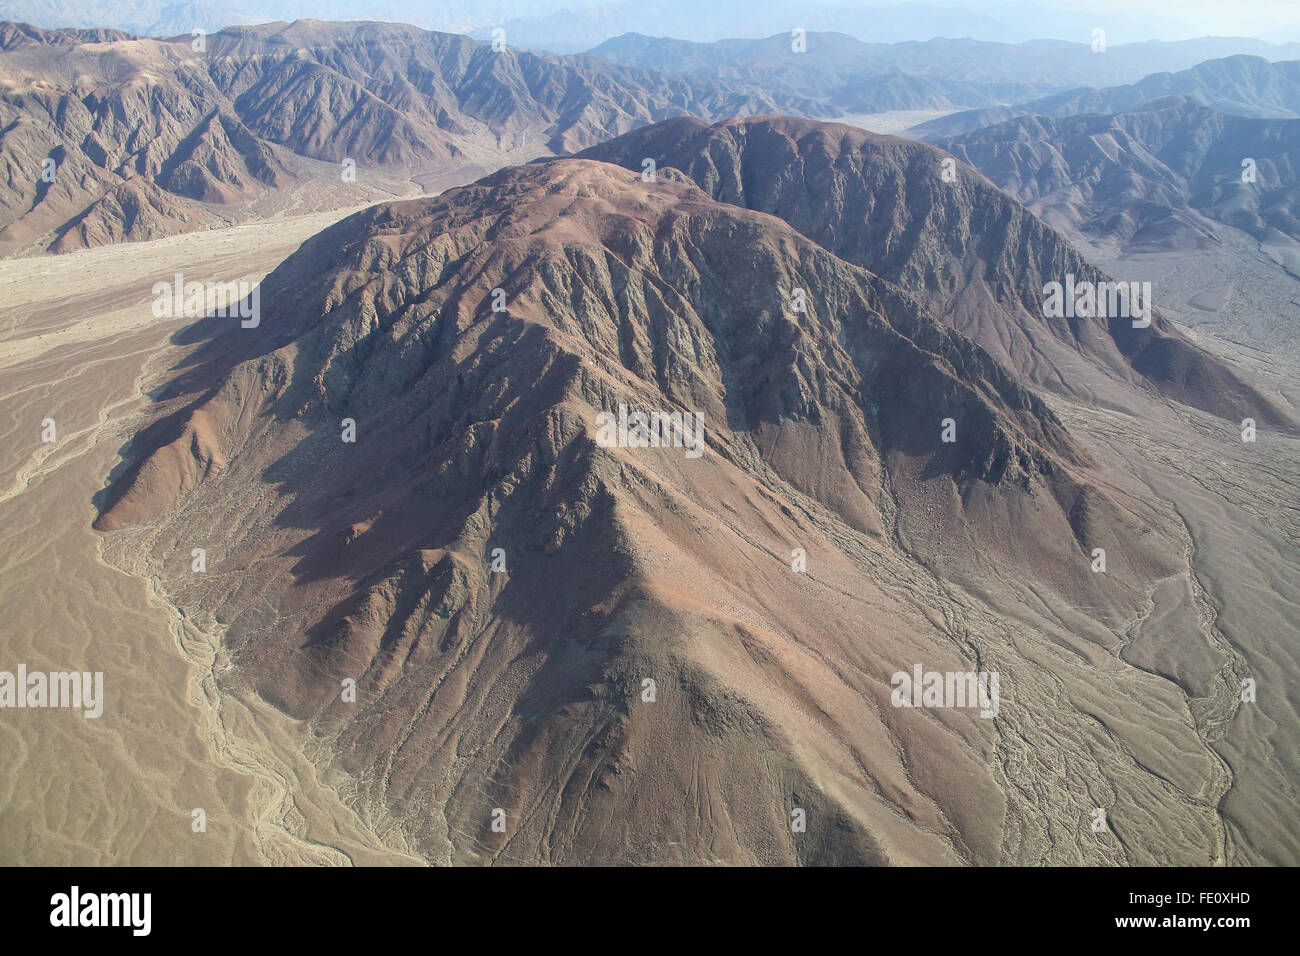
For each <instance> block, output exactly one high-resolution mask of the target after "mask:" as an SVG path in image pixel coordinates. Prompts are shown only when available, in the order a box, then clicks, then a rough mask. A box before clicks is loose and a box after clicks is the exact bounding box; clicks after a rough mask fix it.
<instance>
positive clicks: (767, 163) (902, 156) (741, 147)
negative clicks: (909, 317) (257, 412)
mask: <svg viewBox="0 0 1300 956" xmlns="http://www.w3.org/2000/svg"><path fill="white" fill-rule="evenodd" d="M582 155H583V156H587V157H591V158H594V159H601V160H606V161H610V162H617V163H620V164H621V165H624V166H627V167H629V168H633V169H641V168H643V164H644V162H645V160H646V159H647V158H649V159H652V160H653V161H654V162H655V163H656V165H657V167H659V168H666V169H667V172H666V173H665V175H669V176H671V175H674V173H677V174H680V175H682V176H685V177H686V178H687V179H688V180H689V181H690V182H692V183H694V184H696V185H698V186H699V187H700V188H702V189H703V190H704V191H705V192H707V193H708V194H709V195H711V196H713V197H714V198H715V199H718V200H721V201H723V202H727V203H731V204H734V205H738V206H744V207H746V208H750V209H755V210H759V211H762V212H766V213H770V214H772V215H775V216H778V217H780V218H782V219H784V220H785V221H786V222H788V223H790V225H792V226H793V227H794V228H795V229H797V230H798V231H799V232H800V233H802V234H803V235H805V236H808V237H809V238H811V239H813V240H814V241H816V242H817V243H819V244H820V245H822V246H823V247H825V248H826V249H829V250H830V251H831V252H833V253H835V254H836V255H837V256H839V257H840V258H841V259H844V260H846V261H848V262H852V263H854V264H857V265H860V266H864V267H865V268H867V269H870V270H871V271H872V272H874V273H875V274H877V275H879V276H881V277H883V278H885V279H888V280H890V281H892V282H894V283H897V284H898V285H901V286H902V287H904V288H906V289H909V290H913V291H915V293H916V294H917V295H918V296H919V297H920V298H921V300H922V301H923V302H924V303H925V305H926V307H927V308H928V309H929V310H930V311H931V312H932V313H934V314H935V315H936V316H939V317H940V318H942V320H943V321H945V322H947V323H949V324H951V325H952V326H954V327H955V328H957V329H958V330H960V331H962V332H964V333H965V334H967V335H969V336H970V337H971V338H972V339H974V340H975V341H977V342H979V343H980V344H981V345H982V346H984V348H986V349H987V350H988V351H989V352H990V353H991V354H992V355H994V356H995V357H997V358H998V359H1000V360H1001V361H1003V362H1005V363H1006V364H1007V365H1008V366H1009V367H1011V368H1012V369H1014V370H1015V371H1016V372H1017V373H1019V374H1020V375H1022V376H1024V377H1025V378H1026V379H1027V380H1029V381H1031V382H1035V383H1037V384H1040V385H1043V386H1046V387H1049V388H1052V389H1054V390H1058V391H1061V392H1063V393H1066V394H1073V395H1076V396H1086V397H1089V398H1095V399H1098V400H1100V401H1103V402H1114V401H1122V400H1123V398H1122V396H1121V395H1120V394H1119V393H1117V392H1116V380H1118V381H1120V382H1123V383H1127V384H1129V385H1136V386H1139V387H1154V388H1156V389H1158V390H1159V391H1160V392H1161V393H1162V394H1164V395H1166V396H1168V397H1170V398H1173V399H1175V400H1177V401H1180V402H1184V403H1186V404H1189V405H1192V406H1194V407H1197V408H1200V409H1204V410H1207V411H1211V412H1213V413H1214V414H1217V415H1221V416H1223V417H1225V418H1228V419H1230V420H1235V421H1240V419H1241V418H1243V417H1247V416H1249V417H1253V418H1256V419H1257V420H1263V421H1268V422H1269V423H1270V424H1271V425H1272V426H1275V427H1280V428H1283V429H1286V430H1294V429H1295V428H1296V425H1295V423H1293V422H1291V421H1290V419H1289V418H1288V417H1287V416H1286V415H1285V414H1284V413H1282V412H1281V411H1280V410H1278V409H1277V408H1276V407H1275V406H1274V405H1273V403H1272V402H1270V401H1269V400H1268V399H1266V398H1265V397H1263V396H1262V395H1260V394H1259V393H1258V392H1257V391H1256V390H1255V389H1254V388H1252V387H1251V386H1250V385H1248V384H1247V383H1245V382H1244V381H1242V380H1241V379H1240V377H1238V376H1237V375H1236V374H1235V373H1234V372H1233V371H1232V370H1230V369H1229V368H1227V367H1226V366H1225V365H1224V364H1223V363H1221V362H1219V361H1218V360H1216V359H1214V358H1213V357H1212V356H1210V355H1209V354H1207V353H1206V352H1204V351H1202V350H1201V349H1199V348H1197V347H1196V346H1194V345H1192V344H1191V343H1190V342H1188V341H1187V339H1186V338H1185V337H1184V336H1183V335H1182V334H1181V333H1179V332H1178V331H1177V329H1176V328H1174V326H1173V325H1171V324H1170V323H1169V322H1167V321H1166V320H1164V319H1163V318H1161V316H1160V314H1159V290H1158V289H1154V288H1153V290H1152V298H1153V300H1154V302H1155V311H1154V312H1153V315H1152V316H1151V325H1150V327H1149V328H1134V327H1133V323H1132V320H1131V319H1130V318H1128V317H1115V316H1109V317H1104V318H1103V317H1067V318H1052V317H1046V316H1045V315H1044V289H1045V287H1046V285H1047V284H1048V283H1050V282H1053V281H1055V282H1062V283H1063V282H1065V281H1066V276H1067V275H1072V276H1074V277H1075V279H1076V281H1088V282H1094V283H1100V282H1104V281H1107V280H1108V277H1107V276H1105V275H1103V274H1102V273H1100V272H1099V271H1098V270H1097V269H1095V268H1093V267H1092V266H1090V265H1089V264H1088V263H1087V262H1086V261H1085V260H1084V258H1083V257H1082V256H1081V255H1079V253H1078V252H1076V251H1075V250H1074V249H1073V248H1072V247H1071V246H1070V245H1069V243H1068V242H1067V241H1066V240H1065V239H1064V238H1063V237H1061V236H1060V235H1059V234H1058V233H1056V232H1055V231H1054V230H1052V229H1051V228H1050V227H1048V226H1047V225H1045V224H1044V223H1043V222H1042V221H1040V220H1039V219H1037V218H1035V217H1034V216H1033V215H1032V214H1031V213H1029V212H1028V211H1027V210H1026V209H1024V207H1022V206H1020V205H1019V204H1017V203H1016V202H1014V201H1013V200H1011V199H1009V198H1008V197H1007V196H1006V195H1005V194H1004V193H1002V192H1001V191H999V190H998V189H997V188H996V187H994V186H993V185H992V184H991V183H990V182H988V180H986V179H985V178H984V177H982V176H981V175H979V174H978V173H976V172H974V171H973V170H970V169H968V168H966V167H964V166H958V165H950V166H949V167H948V168H947V171H945V162H948V163H951V162H952V160H950V159H949V158H948V157H947V154H945V153H943V152H942V151H940V150H937V149H935V148H933V147H931V146H928V145H926V144H923V143H917V142H912V141H906V140H901V139H896V138H894V137H889V136H878V135H876V134H873V133H868V132H865V131H863V130H860V129H856V128H853V127H848V126H841V125H838V124H830V123H817V122H813V121H808V120H801V119H795V118H787V117H753V118H747V119H738V120H728V121H724V122H721V123H717V124H714V125H709V124H707V123H705V122H702V121H699V120H694V119H690V118H682V119H677V120H672V121H669V122H665V123H662V124H657V125H655V126H652V127H646V128H643V129H640V130H635V131H633V132H631V133H629V134H626V135H624V136H621V137H618V138H616V139H613V140H611V141H609V142H607V143H603V144H600V145H599V146H595V147H592V148H591V149H589V150H587V151H585V152H584V153H583V154H582ZM949 179H951V181H949ZM1119 278H1121V279H1123V280H1126V281H1135V280H1140V279H1141V278H1142V276H1141V274H1140V273H1137V274H1134V275H1127V276H1121V277H1119ZM1081 358H1082V359H1083V360H1084V361H1080V359H1081ZM1099 371H1100V372H1103V373H1104V374H1105V376H1106V378H1098V377H1097V372H1099ZM1108 380H1109V381H1108ZM1108 393H1109V394H1108Z"/></svg>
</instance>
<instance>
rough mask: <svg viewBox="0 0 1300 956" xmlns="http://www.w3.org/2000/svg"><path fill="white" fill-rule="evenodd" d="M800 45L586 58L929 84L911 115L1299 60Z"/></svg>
mask: <svg viewBox="0 0 1300 956" xmlns="http://www.w3.org/2000/svg"><path fill="white" fill-rule="evenodd" d="M804 40H805V43H806V51H805V52H802V53H798V52H795V51H794V50H793V49H792V46H791V43H792V41H791V37H790V34H789V32H786V33H781V34H776V35H774V36H769V37H766V38H764V39H760V40H722V41H719V42H716V43H690V42H688V41H685V40H675V39H667V38H662V37H653V36H643V35H639V34H628V35H624V36H620V37H617V38H615V39H612V40H609V41H607V42H605V43H602V44H601V45H599V46H597V47H595V48H594V49H593V50H592V51H591V52H592V53H595V54H597V55H599V56H602V57H605V58H606V59H608V60H611V61H612V62H615V63H618V64H620V65H622V66H638V67H642V68H653V69H656V70H661V71H664V72H670V73H681V74H685V75H689V76H696V77H704V78H709V79H716V80H721V79H732V80H743V81H745V82H748V83H756V84H759V85H761V86H762V87H763V88H764V89H766V90H768V91H769V92H770V93H772V94H773V95H777V94H784V93H798V94H799V95H802V96H806V97H810V98H816V99H823V100H827V101H832V102H838V101H845V100H848V99H851V98H852V97H853V96H854V94H855V91H859V90H860V89H861V88H862V86H863V85H864V84H869V83H870V82H874V81H876V80H878V78H879V77H881V76H883V75H890V74H903V75H905V76H906V77H911V78H917V79H918V80H919V81H921V82H924V83H928V84H929V85H928V86H925V87H921V88H918V90H917V91H916V92H917V93H918V94H920V95H913V96H912V97H911V98H910V101H911V104H912V105H909V107H908V108H914V109H919V108H929V109H943V108H946V107H945V103H946V102H949V101H950V102H952V103H960V102H963V101H966V102H969V101H970V100H972V99H976V98H978V99H981V100H984V101H996V102H998V103H1002V104H1007V103H1022V102H1024V101H1026V100H1032V99H1034V98H1035V97H1036V96H1041V95H1043V94H1044V93H1047V92H1064V91H1066V90H1075V89H1077V88H1078V87H1080V86H1084V85H1086V86H1088V87H1102V86H1110V85H1114V84H1122V83H1132V82H1134V81H1136V80H1139V79H1141V78H1143V77H1146V76H1148V75H1150V74H1152V73H1154V72H1157V71H1161V70H1186V69H1188V68H1190V67H1193V66H1194V65H1196V64H1199V63H1202V62H1203V61H1205V60H1209V59H1212V58H1216V57H1219V58H1222V57H1227V56H1231V55H1236V54H1243V53H1247V54H1258V55H1259V56H1260V57H1261V58H1262V59H1265V60H1269V61H1271V60H1284V59H1296V58H1300V44H1288V45H1285V46H1269V45H1268V44H1263V43H1260V42H1259V41H1252V40H1234V39H1226V38H1219V37H1209V38H1205V39H1200V40H1188V41H1184V42H1181V43H1138V44H1129V45H1124V46H1110V47H1108V48H1107V49H1106V51H1105V52H1104V53H1097V52H1093V50H1092V49H1091V47H1090V46H1089V45H1088V44H1087V43H1064V42H1059V41H1042V42H1034V43H1021V44H1009V43H988V42H982V41H977V40H929V41H927V42H924V43H898V44H888V43H864V42H862V41H861V40H856V39H854V38H853V37H851V36H846V35H844V34H836V33H815V32H813V33H808V34H807V35H806V37H805V38H804ZM1035 89H1036V90H1038V91H1039V92H1038V93H1037V94H1036V93H1034V92H1033V91H1034V90H1035ZM1165 92H1172V91H1170V90H1166V91H1165ZM1147 98H1148V99H1149V98H1150V97H1149V96H1148V97H1147ZM867 102H868V104H869V101H867ZM880 105H882V106H885V108H886V109H888V108H890V107H889V106H888V105H887V104H885V103H882V104H880ZM895 108H896V107H895ZM879 111H881V112H883V111H884V110H879Z"/></svg>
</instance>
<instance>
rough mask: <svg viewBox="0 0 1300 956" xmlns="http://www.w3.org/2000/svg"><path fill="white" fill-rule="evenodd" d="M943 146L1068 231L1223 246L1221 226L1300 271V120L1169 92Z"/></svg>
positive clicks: (1125, 247) (1104, 241)
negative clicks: (1252, 113) (1130, 105)
mask: <svg viewBox="0 0 1300 956" xmlns="http://www.w3.org/2000/svg"><path fill="white" fill-rule="evenodd" d="M1286 65H1294V66H1296V67H1300V63H1297V64H1286ZM936 145H938V146H940V147H942V148H943V149H946V150H948V151H949V152H951V153H952V154H953V155H954V156H957V157H959V158H960V159H961V160H962V161H963V162H966V163H968V164H970V165H971V166H973V167H974V168H976V169H978V170H979V171H980V172H981V173H983V174H984V175H985V176H987V177H988V178H989V179H991V180H992V181H993V182H995V183H996V184H997V185H998V186H1000V187H1001V188H1002V189H1004V190H1006V191H1007V192H1008V193H1010V194H1011V195H1013V196H1015V197H1016V198H1017V199H1019V200H1020V201H1021V202H1023V203H1025V205H1027V206H1028V207H1029V208H1030V209H1032V210H1033V211H1034V212H1035V213H1037V214H1038V215H1039V216H1041V217H1042V218H1043V219H1045V220H1046V221H1048V222H1050V223H1052V224H1054V225H1056V226H1058V228H1061V229H1063V230H1064V231H1066V232H1067V234H1071V235H1076V234H1077V235H1079V236H1081V237H1083V238H1084V239H1085V240H1087V241H1089V242H1092V243H1096V244H1099V245H1106V246H1110V247H1112V248H1114V249H1117V250H1122V251H1125V252H1140V251H1151V250H1161V249H1178V248H1187V247H1193V246H1196V245H1198V244H1207V243H1208V244H1216V245H1217V244H1218V241H1219V237H1218V232H1219V229H1218V227H1217V226H1216V224H1222V225H1226V226H1231V227H1235V228H1237V229H1241V230H1242V231H1244V232H1246V233H1247V234H1248V235H1250V236H1252V237H1253V238H1254V239H1256V240H1257V241H1258V242H1259V243H1260V244H1261V248H1263V249H1265V250H1266V251H1268V252H1269V253H1270V254H1271V255H1273V256H1274V258H1275V259H1276V260H1277V261H1278V263H1279V264H1280V265H1282V266H1283V267H1284V268H1286V269H1287V270H1288V271H1289V272H1290V273H1291V274H1292V275H1294V276H1296V277H1297V278H1300V219H1297V216H1296V211H1297V209H1298V208H1300V202H1298V200H1300V186H1298V185H1297V176H1296V171H1297V167H1298V166H1300V119H1286V120H1268V119H1247V118H1244V117H1240V116H1229V115H1225V114H1224V113H1221V112H1219V111H1217V110H1214V109H1211V108H1209V107H1206V106H1203V105H1201V104H1200V103H1198V102H1196V101H1195V100H1193V99H1191V98H1187V97H1170V98H1167V99H1162V100H1158V101H1155V102H1153V103H1149V104H1147V105H1146V106H1144V107H1142V108H1141V109H1136V110H1132V111H1128V112H1123V113H1119V114H1118V115H1113V116H1105V115H1085V116H1077V117H1069V118H1061V119H1053V118H1048V117H1041V116H1032V117H1021V118H1018V119H1014V120H1010V121H1008V122H1005V123H1000V124H997V125H994V126H990V127H986V128H984V129H980V130H977V131H975V132H972V133H968V134H965V135H963V136H957V137H952V138H948V139H941V140H937V141H936ZM1247 160H1248V161H1249V166H1250V170H1249V173H1247V172H1246V171H1244V170H1243V164H1244V163H1246V162H1247ZM1246 175H1250V176H1251V177H1252V180H1251V181H1249V182H1247V181H1244V180H1243V176H1246Z"/></svg>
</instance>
